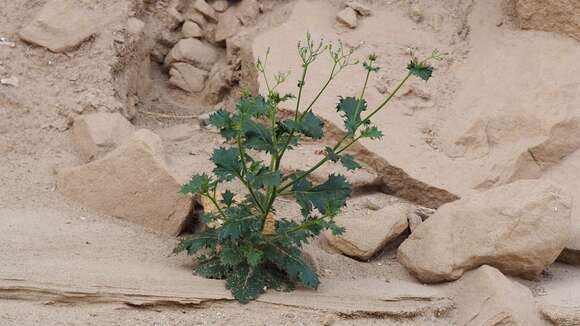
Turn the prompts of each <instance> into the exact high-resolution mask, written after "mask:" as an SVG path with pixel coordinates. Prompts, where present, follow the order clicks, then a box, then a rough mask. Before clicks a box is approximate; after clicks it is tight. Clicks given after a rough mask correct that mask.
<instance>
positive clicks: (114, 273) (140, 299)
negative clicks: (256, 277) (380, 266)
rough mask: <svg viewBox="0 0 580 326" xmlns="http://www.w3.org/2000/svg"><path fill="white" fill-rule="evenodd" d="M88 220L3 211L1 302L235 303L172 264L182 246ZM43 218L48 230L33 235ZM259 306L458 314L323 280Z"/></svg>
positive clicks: (406, 293) (437, 295) (180, 262)
mask: <svg viewBox="0 0 580 326" xmlns="http://www.w3.org/2000/svg"><path fill="white" fill-rule="evenodd" d="M81 212H82V211H71V210H70V209H68V210H59V211H55V210H51V209H46V210H43V211H41V212H40V211H39V212H35V211H34V210H30V209H0V229H9V230H11V231H10V232H9V234H7V235H6V236H2V237H0V247H1V248H6V249H7V250H0V261H2V262H3V264H0V275H2V276H1V277H0V299H19V300H32V301H40V302H47V301H48V302H51V301H52V302H64V303H73V304H74V303H78V304H82V303H106V302H112V303H123V304H127V305H129V306H144V307H147V306H153V307H154V306H198V305H199V304H204V306H207V305H209V304H212V303H215V302H223V301H231V300H233V299H232V296H231V294H230V293H229V291H227V290H226V289H225V287H224V283H223V281H217V280H208V279H203V278H200V277H196V276H194V275H192V273H191V259H190V258H189V257H185V256H177V257H168V254H169V253H170V252H171V250H172V248H173V246H174V245H175V240H174V239H168V238H164V237H161V236H158V235H156V234H152V233H147V232H143V231H139V229H138V228H135V226H131V225H123V224H118V223H115V222H113V221H107V220H106V219H103V218H99V217H96V216H91V215H88V216H87V215H84V216H85V217H83V219H79V215H80V214H81ZM85 214H86V213H85ZM40 218H42V219H44V220H45V222H46V227H44V228H42V229H40V228H37V227H36V228H35V227H33V226H34V225H37V223H38V219H40ZM30 239H35V241H33V242H31V241H30ZM86 242H89V244H86ZM16 248H21V249H22V250H16ZM47 270H50V271H51V272H50V273H47V272H46V271H47ZM259 301H261V302H266V303H271V304H275V305H281V306H293V307H297V308H303V309H309V310H317V311H328V312H330V313H335V314H338V315H343V316H352V317H357V316H393V317H398V318H410V317H413V316H428V318H431V317H433V316H440V315H444V314H445V312H447V311H449V310H451V309H452V307H453V302H452V301H451V300H450V299H449V297H448V296H447V295H445V294H444V293H442V292H440V291H439V290H438V289H435V288H430V287H425V286H423V285H420V284H416V283H410V282H405V281H398V280H391V281H390V282H389V283H387V282H385V281H383V280H378V279H370V278H369V279H358V280H348V281H343V280H332V279H323V280H322V284H321V287H320V289H319V290H318V291H313V290H306V289H298V290H296V291H294V292H290V293H285V292H276V291H268V293H266V294H265V295H263V296H261V297H260V299H259Z"/></svg>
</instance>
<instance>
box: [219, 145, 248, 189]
mask: <svg viewBox="0 0 580 326" xmlns="http://www.w3.org/2000/svg"><path fill="white" fill-rule="evenodd" d="M211 160H212V161H213V162H214V164H215V166H216V167H215V168H214V169H213V173H214V174H215V175H216V176H217V177H218V178H219V180H222V181H231V180H233V179H234V178H235V177H236V176H237V175H241V173H242V161H241V159H240V154H239V152H238V151H237V150H236V149H235V148H227V149H226V148H223V147H220V148H218V149H216V150H214V151H213V154H212V156H211Z"/></svg>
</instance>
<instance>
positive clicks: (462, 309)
mask: <svg viewBox="0 0 580 326" xmlns="http://www.w3.org/2000/svg"><path fill="white" fill-rule="evenodd" d="M454 286H455V287H456V288H455V293H456V295H455V297H454V301H455V302H456V304H457V325H473V326H476V325H486V326H494V325H495V326H502V325H514V326H516V325H521V326H526V325H544V324H545V323H544V322H543V321H542V320H541V317H540V314H539V313H538V311H537V310H536V305H535V302H534V298H533V296H532V292H531V291H530V290H529V289H528V288H526V287H525V286H523V285H521V284H519V283H516V282H513V281H511V280H509V279H508V278H506V277H505V276H504V275H503V274H502V273H501V272H500V271H499V270H497V269H495V268H493V267H491V266H487V265H483V266H481V267H479V268H478V269H476V270H473V271H471V272H468V273H466V274H465V276H464V277H463V278H462V279H461V280H460V281H458V282H457V283H456V284H454Z"/></svg>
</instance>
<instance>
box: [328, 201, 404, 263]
mask: <svg viewBox="0 0 580 326" xmlns="http://www.w3.org/2000/svg"><path fill="white" fill-rule="evenodd" d="M410 209H412V205H409V204H406V203H397V204H392V205H390V206H387V207H385V208H383V209H381V210H378V211H376V212H372V214H371V215H366V216H363V215H362V214H359V215H358V216H356V217H353V216H351V217H347V216H340V215H339V216H337V217H336V218H335V219H334V220H335V221H336V223H337V224H338V225H340V226H343V227H344V228H345V229H346V232H345V233H344V234H342V235H340V236H335V235H333V234H332V233H331V232H330V231H327V232H325V233H324V237H325V238H326V239H327V240H328V244H329V245H330V246H332V247H334V248H335V249H337V250H338V251H340V252H342V253H343V254H344V255H346V256H349V257H353V258H356V259H359V260H363V261H367V260H369V259H370V258H372V257H373V256H374V255H376V254H377V253H378V252H380V251H381V250H382V249H383V248H384V247H385V246H386V245H387V244H388V243H389V242H390V241H392V240H394V239H395V238H397V237H398V236H399V235H401V234H402V233H403V232H405V230H406V229H407V227H408V225H409V224H408V222H407V214H408V212H409V210H410Z"/></svg>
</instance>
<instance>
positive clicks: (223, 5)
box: [211, 0, 230, 12]
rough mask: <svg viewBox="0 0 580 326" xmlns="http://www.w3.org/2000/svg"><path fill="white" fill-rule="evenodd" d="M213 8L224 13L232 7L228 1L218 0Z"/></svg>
mask: <svg viewBox="0 0 580 326" xmlns="http://www.w3.org/2000/svg"><path fill="white" fill-rule="evenodd" d="M211 6H212V7H213V9H214V10H215V11H217V12H224V11H226V10H227V9H228V8H229V7H230V3H229V1H228V0H216V1H214V2H213V3H212V4H211Z"/></svg>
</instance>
